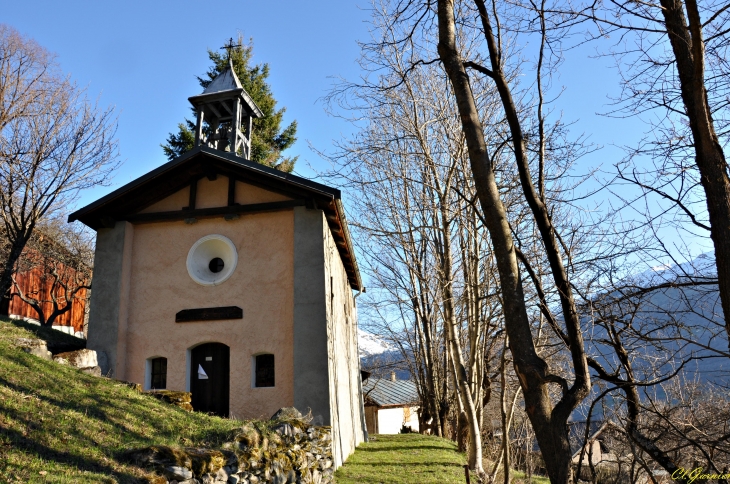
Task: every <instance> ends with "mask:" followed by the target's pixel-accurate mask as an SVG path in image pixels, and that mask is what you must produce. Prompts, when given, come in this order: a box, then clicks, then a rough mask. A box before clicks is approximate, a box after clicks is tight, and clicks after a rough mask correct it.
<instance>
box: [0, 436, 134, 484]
mask: <svg viewBox="0 0 730 484" xmlns="http://www.w3.org/2000/svg"><path fill="white" fill-rule="evenodd" d="M3 434H5V436H6V437H7V438H8V439H9V440H10V441H11V442H12V443H13V447H14V448H16V449H19V450H22V451H26V452H28V453H33V454H35V455H37V456H39V457H41V458H42V459H43V460H47V461H53V462H57V463H59V464H68V465H71V466H73V467H75V468H77V469H79V470H81V471H88V472H95V473H100V474H105V475H107V476H113V477H114V478H115V479H116V480H117V481H118V482H138V478H137V477H136V476H134V475H133V474H129V473H126V472H119V471H117V470H115V469H114V468H113V467H111V466H109V465H105V464H100V463H99V462H98V461H94V460H91V459H87V458H84V457H82V456H80V455H78V454H72V453H70V452H63V451H59V450H56V449H52V448H50V447H48V446H45V445H43V444H39V443H38V442H37V441H35V440H31V439H29V438H27V437H24V436H23V435H22V434H21V433H20V432H18V431H16V430H11V429H7V428H4V429H3ZM5 465H6V466H7V465H8V464H5ZM8 470H9V469H6V472H7V471H8ZM17 470H22V469H17Z"/></svg>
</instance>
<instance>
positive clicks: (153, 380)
mask: <svg viewBox="0 0 730 484" xmlns="http://www.w3.org/2000/svg"><path fill="white" fill-rule="evenodd" d="M151 363H152V365H151V370H152V373H151V375H150V388H151V389H152V390H164V389H165V388H167V358H154V359H153V360H152V361H151Z"/></svg>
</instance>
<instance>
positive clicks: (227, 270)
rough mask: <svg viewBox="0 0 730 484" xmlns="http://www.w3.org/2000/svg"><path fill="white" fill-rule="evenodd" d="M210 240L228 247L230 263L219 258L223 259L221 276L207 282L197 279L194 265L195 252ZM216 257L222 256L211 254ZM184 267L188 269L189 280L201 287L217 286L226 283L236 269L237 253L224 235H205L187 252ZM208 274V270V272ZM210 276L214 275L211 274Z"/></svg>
mask: <svg viewBox="0 0 730 484" xmlns="http://www.w3.org/2000/svg"><path fill="white" fill-rule="evenodd" d="M210 240H216V241H220V242H223V243H224V244H225V245H226V246H228V249H229V250H230V259H231V260H230V261H226V260H225V258H223V257H221V259H224V266H223V271H221V272H223V274H221V275H220V276H219V277H217V278H216V279H215V280H212V281H209V280H205V279H201V278H200V277H198V275H197V272H198V271H196V268H195V265H196V262H198V261H196V260H195V251H196V250H197V249H198V247H200V246H201V245H202V244H204V243H205V242H208V241H210ZM213 255H215V256H216V257H220V256H221V255H223V254H213ZM209 263H210V261H205V267H206V268H207V267H208V264H209ZM185 265H186V267H187V269H188V275H189V276H190V278H191V279H192V280H193V281H195V282H196V283H198V284H200V285H201V286H219V285H221V284H223V283H224V282H225V281H227V280H228V279H229V278H230V277H231V276H232V275H233V271H234V270H235V269H236V266H237V265H238V251H237V250H236V246H235V245H234V244H233V242H231V239H229V238H228V237H226V236H224V235H220V234H211V235H206V236H205V237H203V238H202V239H200V240H198V241H197V242H195V243H194V244H193V246H192V247H191V248H190V251H188V258H187V261H186V264H185ZM209 272H210V270H209ZM211 274H214V273H213V272H211Z"/></svg>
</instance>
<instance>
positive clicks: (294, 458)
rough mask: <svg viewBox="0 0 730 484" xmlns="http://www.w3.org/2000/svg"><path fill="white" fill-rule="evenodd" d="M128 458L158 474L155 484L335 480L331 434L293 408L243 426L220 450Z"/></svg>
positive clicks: (164, 451)
mask: <svg viewBox="0 0 730 484" xmlns="http://www.w3.org/2000/svg"><path fill="white" fill-rule="evenodd" d="M128 458H129V459H130V460H131V461H133V462H134V463H136V464H137V465H139V466H142V467H146V468H148V469H149V470H151V471H153V472H155V476H154V477H152V478H150V480H149V482H150V483H154V484H176V483H177V484H214V483H228V484H258V483H274V484H289V483H292V484H293V483H297V484H300V483H301V484H329V483H331V482H333V475H334V466H333V464H334V462H333V459H332V435H331V428H330V427H324V426H320V427H316V426H313V425H311V417H303V416H302V415H301V414H300V413H299V412H297V411H296V409H292V408H289V409H282V410H280V411H279V412H277V413H276V414H275V415H274V417H272V419H271V420H269V421H266V422H260V421H258V422H257V421H252V422H246V423H244V424H243V425H242V426H241V428H240V429H239V430H238V431H237V432H235V434H234V435H233V438H232V439H231V440H230V441H229V442H226V443H224V444H223V445H222V446H221V448H220V449H202V448H192V447H188V448H173V447H162V446H154V447H146V448H144V449H139V450H134V451H131V452H129V453H128Z"/></svg>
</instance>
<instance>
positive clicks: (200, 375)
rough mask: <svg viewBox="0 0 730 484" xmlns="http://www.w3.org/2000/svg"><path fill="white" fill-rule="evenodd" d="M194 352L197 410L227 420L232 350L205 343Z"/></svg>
mask: <svg viewBox="0 0 730 484" xmlns="http://www.w3.org/2000/svg"><path fill="white" fill-rule="evenodd" d="M190 353H191V354H190V361H191V365H190V373H191V374H190V392H191V393H192V402H191V403H192V405H193V409H194V410H196V411H198V412H207V413H214V414H216V415H220V416H221V417H227V416H228V395H229V386H230V381H231V379H230V349H229V348H228V346H226V345H224V344H222V343H205V344H202V345H200V346H196V347H195V348H193V349H192V351H191V352H190Z"/></svg>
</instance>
